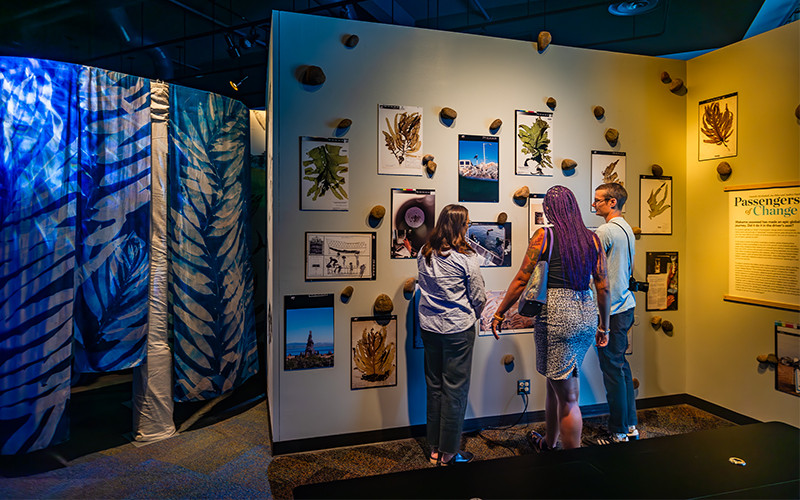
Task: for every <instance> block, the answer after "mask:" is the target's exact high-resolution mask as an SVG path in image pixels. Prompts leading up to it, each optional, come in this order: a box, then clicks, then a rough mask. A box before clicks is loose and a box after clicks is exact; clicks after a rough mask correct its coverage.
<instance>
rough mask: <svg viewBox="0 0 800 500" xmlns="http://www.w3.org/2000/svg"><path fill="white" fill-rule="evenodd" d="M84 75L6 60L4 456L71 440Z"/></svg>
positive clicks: (0, 198)
mask: <svg viewBox="0 0 800 500" xmlns="http://www.w3.org/2000/svg"><path fill="white" fill-rule="evenodd" d="M78 71H79V67H78V66H74V65H71V64H63V63H55V62H51V61H40V60H35V59H20V58H10V57H0V74H2V79H0V130H2V134H0V454H4V455H8V454H15V453H26V452H29V451H34V450H39V449H42V448H45V447H47V446H51V445H53V444H57V443H59V442H61V441H64V440H65V439H67V438H68V432H69V420H68V413H67V411H66V410H67V408H68V405H69V395H70V361H71V358H72V329H73V306H74V278H75V272H74V269H75V259H76V257H75V216H76V190H77V158H78V147H79V144H78V141H79V137H78V134H77V131H78V129H79V127H78V114H77V112H76V106H75V103H76V100H77V94H78Z"/></svg>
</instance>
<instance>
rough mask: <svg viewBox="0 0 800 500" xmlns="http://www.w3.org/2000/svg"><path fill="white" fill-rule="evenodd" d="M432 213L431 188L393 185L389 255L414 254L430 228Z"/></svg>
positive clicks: (433, 203)
mask: <svg viewBox="0 0 800 500" xmlns="http://www.w3.org/2000/svg"><path fill="white" fill-rule="evenodd" d="M435 214H436V193H435V192H434V191H433V190H432V189H392V245H391V258H393V259H414V258H416V257H417V253H418V252H419V249H420V248H422V245H424V244H425V241H427V239H428V234H429V233H430V231H431V230H432V229H433V226H434V217H435Z"/></svg>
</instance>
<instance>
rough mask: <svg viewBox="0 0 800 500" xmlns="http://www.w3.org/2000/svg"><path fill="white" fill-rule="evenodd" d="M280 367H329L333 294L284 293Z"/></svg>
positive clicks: (300, 368) (297, 368)
mask: <svg viewBox="0 0 800 500" xmlns="http://www.w3.org/2000/svg"><path fill="white" fill-rule="evenodd" d="M283 302H284V306H283V309H284V322H283V324H284V328H285V336H284V343H283V346H284V356H283V369H284V370H286V371H289V370H304V369H309V368H330V367H332V366H333V294H332V293H329V294H317V295H286V296H284V298H283Z"/></svg>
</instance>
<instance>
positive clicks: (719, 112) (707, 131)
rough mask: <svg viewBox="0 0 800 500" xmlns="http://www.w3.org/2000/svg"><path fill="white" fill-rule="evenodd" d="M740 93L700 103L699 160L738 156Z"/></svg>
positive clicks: (698, 124)
mask: <svg viewBox="0 0 800 500" xmlns="http://www.w3.org/2000/svg"><path fill="white" fill-rule="evenodd" d="M738 97H739V94H738V92H734V93H732V94H726V95H723V96H719V97H714V98H712V99H706V100H705V101H700V102H699V103H698V120H697V129H698V133H697V135H698V147H697V157H698V160H700V161H702V160H711V159H714V158H727V157H729V156H736V148H737V140H738V135H739V127H738V123H737V121H738V116H739V115H738V113H739V110H738Z"/></svg>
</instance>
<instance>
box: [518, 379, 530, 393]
mask: <svg viewBox="0 0 800 500" xmlns="http://www.w3.org/2000/svg"><path fill="white" fill-rule="evenodd" d="M530 393H531V381H530V380H528V379H525V380H517V394H530Z"/></svg>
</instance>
